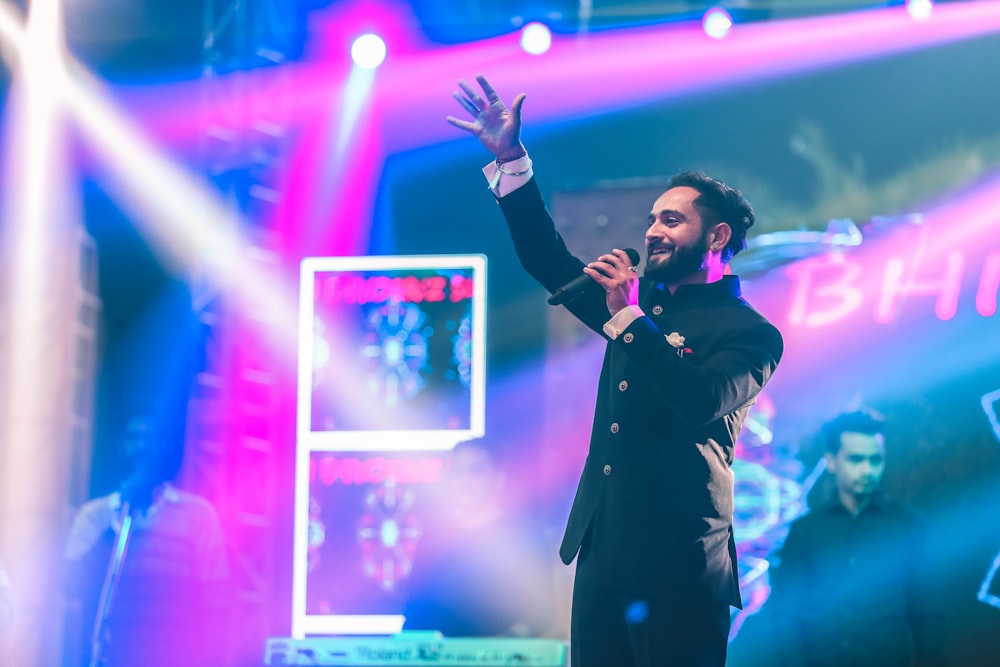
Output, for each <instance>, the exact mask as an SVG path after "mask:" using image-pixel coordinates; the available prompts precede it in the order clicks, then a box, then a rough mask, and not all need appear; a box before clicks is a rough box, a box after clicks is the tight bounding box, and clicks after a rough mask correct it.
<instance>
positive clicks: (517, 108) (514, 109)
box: [510, 93, 528, 125]
mask: <svg viewBox="0 0 1000 667" xmlns="http://www.w3.org/2000/svg"><path fill="white" fill-rule="evenodd" d="M527 96H528V95H527V94H526V93H520V94H518V96H517V97H515V98H514V101H513V102H512V103H511V105H510V113H511V114H512V115H513V116H514V118H516V119H517V122H518V124H519V125H520V123H521V105H522V104H524V98H525V97H527Z"/></svg>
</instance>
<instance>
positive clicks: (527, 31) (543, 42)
mask: <svg viewBox="0 0 1000 667" xmlns="http://www.w3.org/2000/svg"><path fill="white" fill-rule="evenodd" d="M550 46H552V31H550V30H549V27H548V26H547V25H545V24H544V23H538V22H533V23H529V24H528V25H526V26H524V28H522V29H521V48H522V49H524V50H525V51H526V52H527V53H530V54H531V55H533V56H540V55H542V54H543V53H545V52H546V51H548V50H549V47H550Z"/></svg>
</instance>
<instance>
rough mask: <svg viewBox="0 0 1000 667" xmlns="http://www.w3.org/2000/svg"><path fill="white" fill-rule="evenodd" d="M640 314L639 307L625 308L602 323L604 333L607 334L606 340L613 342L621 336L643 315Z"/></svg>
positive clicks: (642, 313) (640, 309)
mask: <svg viewBox="0 0 1000 667" xmlns="http://www.w3.org/2000/svg"><path fill="white" fill-rule="evenodd" d="M645 314H646V313H644V312H642V308H640V307H639V306H625V307H624V308H622V309H621V310H619V311H618V312H617V313H615V314H614V316H613V317H612V318H611V319H610V320H608V321H607V322H605V323H604V333H606V334H608V338H610V339H611V340H614V339H616V338H618V336H620V335H621V333H622V332H623V331H625V329H628V326H629V325H630V324H632V323H633V322H635V321H636V320H637V319H639V318H640V317H642V316H643V315H645Z"/></svg>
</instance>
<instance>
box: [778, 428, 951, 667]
mask: <svg viewBox="0 0 1000 667" xmlns="http://www.w3.org/2000/svg"><path fill="white" fill-rule="evenodd" d="M823 433H824V439H825V440H826V446H827V453H826V467H827V470H828V471H829V472H830V473H831V474H832V475H833V478H834V480H835V482H836V497H835V498H833V499H832V500H831V501H829V502H827V503H825V504H823V505H822V506H820V507H817V508H816V509H814V510H813V511H812V512H810V513H809V514H807V515H805V516H804V517H802V518H800V519H798V520H796V521H795V522H793V523H792V526H791V528H790V530H789V533H788V538H787V539H786V540H785V544H784V546H783V547H782V549H781V552H780V564H779V565H778V567H777V568H776V569H775V571H774V573H773V575H772V577H771V584H772V594H771V599H770V600H769V602H768V603H767V606H768V607H770V608H771V609H772V612H773V617H774V619H775V622H776V630H777V636H778V638H779V639H778V642H777V645H778V647H779V648H780V651H779V652H780V654H781V657H782V662H781V664H782V665H788V666H795V667H804V666H809V667H822V666H830V667H833V666H834V665H839V666H842V665H851V666H852V667H868V666H871V667H909V666H911V665H919V666H920V667H931V666H935V665H943V664H944V659H943V657H942V642H941V634H940V622H941V619H940V617H939V616H938V615H937V614H936V613H934V612H933V611H932V607H931V605H930V603H929V601H928V599H927V592H926V590H925V587H926V585H927V584H928V583H929V582H930V581H931V577H932V576H933V575H932V574H930V573H927V572H925V570H924V567H925V560H924V537H923V531H922V529H921V526H920V524H919V523H918V521H917V519H916V518H915V517H914V516H912V515H911V514H910V513H908V512H906V511H904V510H903V509H901V508H900V507H898V506H897V505H895V504H893V503H891V502H889V501H888V500H887V499H885V498H884V497H882V496H881V495H880V494H879V492H878V489H879V482H880V481H881V479H882V474H883V473H884V472H885V442H884V435H883V420H882V418H881V416H880V415H878V414H876V413H874V412H871V411H868V410H861V411H857V412H850V413H845V414H842V415H840V416H838V417H837V418H836V419H834V420H832V421H831V422H829V423H828V424H826V425H825V426H824V428H823Z"/></svg>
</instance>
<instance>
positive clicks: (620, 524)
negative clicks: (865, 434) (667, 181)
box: [498, 179, 782, 607]
mask: <svg viewBox="0 0 1000 667" xmlns="http://www.w3.org/2000/svg"><path fill="white" fill-rule="evenodd" d="M498 202H499V204H500V207H501V210H502V211H503V214H504V217H505V218H506V220H507V224H508V226H509V228H510V232H511V237H512V239H513V241H514V246H515V248H516V250H517V253H518V257H519V258H520V260H521V263H522V264H523V266H524V267H525V269H526V270H527V271H528V272H529V273H530V274H531V275H532V276H533V277H534V278H535V279H536V280H537V281H538V282H539V283H541V284H542V285H543V286H544V287H545V288H546V289H548V290H549V291H550V292H554V291H555V290H557V289H558V288H559V287H561V286H562V285H564V284H566V283H567V282H569V281H570V280H572V279H573V278H576V277H577V276H579V275H580V274H581V273H582V269H583V262H582V261H580V260H579V259H578V258H576V257H574V256H573V255H572V254H571V253H570V252H569V251H568V250H567V249H566V246H565V244H564V243H563V240H562V238H561V237H560V236H559V234H558V232H556V230H555V226H554V224H553V221H552V217H551V215H550V214H549V212H548V210H547V209H546V207H545V204H544V202H543V200H542V197H541V194H540V193H539V190H538V187H537V185H536V183H535V180H534V179H532V180H530V181H529V182H528V183H527V184H525V185H524V186H522V187H520V188H519V189H517V190H515V191H514V192H512V193H510V194H508V195H506V196H504V197H502V198H500V199H498ZM639 305H640V307H641V309H642V310H643V312H644V313H645V316H644V317H640V318H638V319H637V320H636V321H635V322H633V323H632V324H631V325H630V326H629V327H628V328H627V329H625V330H624V331H623V332H622V333H621V334H620V335H618V336H617V337H616V338H615V339H614V340H610V339H609V342H608V346H607V350H606V352H605V355H604V363H603V367H602V368H601V375H600V380H599V382H600V386H599V388H598V396H597V405H596V408H595V411H594V423H593V429H592V432H591V438H590V450H589V453H588V456H587V460H586V463H585V464H584V468H583V472H582V475H581V477H580V482H579V486H578V488H577V492H576V497H575V499H574V501H573V506H572V509H571V511H570V515H569V521H568V523H567V526H566V532H565V534H564V537H563V542H562V546H561V548H560V556H561V557H562V559H563V561H564V562H565V563H567V564H569V563H570V562H572V560H573V558H574V557H575V556H576V554H577V552H578V551H579V549H580V546H581V544H582V542H583V540H584V537H585V536H586V535H587V533H588V531H590V549H591V552H590V553H591V557H593V558H594V559H595V564H596V568H597V571H599V572H600V573H601V575H600V576H601V578H602V579H603V583H605V584H606V585H608V586H611V587H613V588H615V589H617V590H621V591H624V592H630V593H635V594H642V595H658V594H668V593H669V592H670V591H676V590H684V591H690V592H698V591H707V592H710V594H711V595H712V596H714V597H715V599H717V600H718V601H719V602H722V603H727V604H730V605H733V606H736V607H740V606H741V604H742V603H741V599H740V591H739V576H738V571H737V567H736V544H735V540H734V538H733V473H732V470H731V467H730V466H731V465H732V463H733V458H734V449H735V443H736V439H737V436H738V435H739V432H740V428H741V426H742V424H743V420H744V419H745V418H746V415H747V411H748V410H749V409H750V406H751V405H752V404H753V402H754V400H755V398H756V396H757V394H758V393H759V392H760V391H761V389H762V388H763V387H764V385H765V384H766V383H767V381H768V379H769V378H770V377H771V374H772V373H773V372H774V370H775V368H776V367H777V365H778V361H779V359H780V358H781V353H782V339H781V334H780V333H779V332H778V330H777V329H776V328H775V327H774V326H772V325H771V324H770V323H769V322H768V321H767V320H766V319H765V318H764V317H763V316H762V315H761V314H760V313H758V312H757V311H755V310H754V309H753V308H752V307H751V306H750V305H749V304H748V303H747V302H746V301H744V300H743V299H742V297H741V296H740V285H739V278H737V277H735V276H727V277H725V278H723V279H722V280H721V281H718V282H715V283H710V284H706V285H686V286H682V287H680V288H679V289H677V290H676V292H675V294H673V295H671V294H670V292H669V291H668V290H665V289H663V288H662V286H661V285H658V284H656V283H653V282H651V281H649V280H648V279H646V278H641V279H640V298H639ZM567 308H568V309H569V310H570V311H571V312H572V313H573V315H575V316H576V317H577V318H579V319H580V321H582V322H583V323H584V324H585V325H586V326H587V327H589V328H590V329H592V330H593V331H595V332H596V333H598V334H600V335H602V336H605V338H608V337H607V336H606V335H605V334H604V332H603V328H602V327H603V325H604V324H605V322H607V321H608V320H609V319H610V314H609V312H608V307H607V303H606V295H605V292H604V290H603V289H602V288H601V287H600V286H599V285H597V283H593V285H592V287H590V288H588V289H587V290H585V291H584V293H583V294H582V295H581V296H580V297H579V298H577V299H575V300H574V301H572V302H570V303H569V304H567ZM673 333H676V334H678V336H683V338H684V342H683V345H682V346H681V347H675V346H674V345H672V344H671V343H670V342H668V340H667V336H668V335H670V334H673ZM673 338H674V340H675V341H676V340H677V336H674V337H673Z"/></svg>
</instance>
